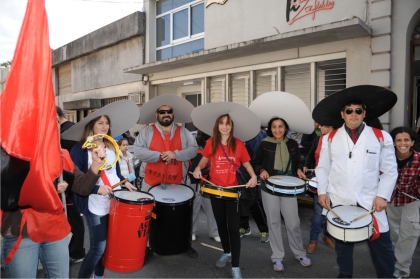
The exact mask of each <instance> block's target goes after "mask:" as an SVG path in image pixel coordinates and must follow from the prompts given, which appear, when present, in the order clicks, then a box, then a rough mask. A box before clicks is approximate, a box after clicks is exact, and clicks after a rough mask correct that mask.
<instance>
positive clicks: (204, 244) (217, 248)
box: [201, 242, 224, 252]
mask: <svg viewBox="0 0 420 279" xmlns="http://www.w3.org/2000/svg"><path fill="white" fill-rule="evenodd" d="M201 245H203V246H206V247H209V248H212V249H215V250H219V251H222V252H224V251H223V249H222V248H219V247H216V246H211V245H208V244H206V243H203V242H201Z"/></svg>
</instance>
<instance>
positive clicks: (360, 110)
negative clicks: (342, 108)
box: [346, 108, 363, 115]
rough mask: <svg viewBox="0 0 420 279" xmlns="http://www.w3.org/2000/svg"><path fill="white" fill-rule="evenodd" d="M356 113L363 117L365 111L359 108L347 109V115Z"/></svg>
mask: <svg viewBox="0 0 420 279" xmlns="http://www.w3.org/2000/svg"><path fill="white" fill-rule="evenodd" d="M353 111H354V112H356V113H357V114H358V115H361V114H362V113H363V109H361V108H357V109H352V108H348V109H346V114H348V115H350V114H352V113H353Z"/></svg>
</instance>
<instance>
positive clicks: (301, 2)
mask: <svg viewBox="0 0 420 279" xmlns="http://www.w3.org/2000/svg"><path fill="white" fill-rule="evenodd" d="M286 2H287V5H286V21H287V23H288V24H289V25H291V24H293V23H294V22H295V21H296V20H298V19H301V18H302V17H304V16H307V15H312V20H314V19H315V14H316V12H318V11H321V10H331V9H332V8H334V4H335V2H334V0H287V1H286Z"/></svg>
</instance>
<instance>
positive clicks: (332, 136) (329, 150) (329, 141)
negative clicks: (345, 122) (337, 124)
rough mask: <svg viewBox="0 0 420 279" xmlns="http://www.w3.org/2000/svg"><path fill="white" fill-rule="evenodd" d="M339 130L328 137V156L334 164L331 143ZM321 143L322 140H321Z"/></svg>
mask: <svg viewBox="0 0 420 279" xmlns="http://www.w3.org/2000/svg"><path fill="white" fill-rule="evenodd" d="M337 131H338V129H335V130H334V131H332V132H331V133H330V134H329V135H328V156H329V157H330V162H332V154H331V142H332V139H333V138H334V136H335V134H336V133H337ZM320 141H321V139H320Z"/></svg>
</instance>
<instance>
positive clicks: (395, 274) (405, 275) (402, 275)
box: [394, 268, 410, 279]
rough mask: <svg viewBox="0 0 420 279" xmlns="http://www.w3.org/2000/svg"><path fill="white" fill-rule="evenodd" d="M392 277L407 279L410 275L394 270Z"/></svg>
mask: <svg viewBox="0 0 420 279" xmlns="http://www.w3.org/2000/svg"><path fill="white" fill-rule="evenodd" d="M394 276H395V277H396V278H398V279H399V278H407V277H408V276H410V273H407V272H405V271H403V270H401V269H399V268H394Z"/></svg>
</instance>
